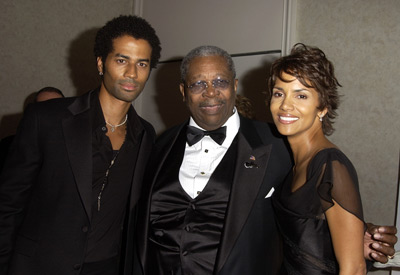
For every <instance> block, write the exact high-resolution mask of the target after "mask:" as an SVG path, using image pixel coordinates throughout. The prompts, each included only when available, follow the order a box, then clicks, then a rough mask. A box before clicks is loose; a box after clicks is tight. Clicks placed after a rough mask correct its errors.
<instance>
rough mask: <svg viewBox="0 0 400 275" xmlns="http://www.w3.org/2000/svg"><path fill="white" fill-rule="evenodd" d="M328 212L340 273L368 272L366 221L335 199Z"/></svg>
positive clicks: (326, 213)
mask: <svg viewBox="0 0 400 275" xmlns="http://www.w3.org/2000/svg"><path fill="white" fill-rule="evenodd" d="M333 202H334V205H333V206H332V207H331V208H329V209H328V210H327V211H326V212H325V215H326V219H327V221H328V226H329V231H330V233H331V237H332V242H333V248H334V251H335V256H336V259H337V261H338V263H339V268H340V273H339V274H340V275H347V274H348V275H356V274H366V265H365V260H364V222H363V221H362V220H360V219H359V218H357V217H356V216H355V215H353V214H352V213H350V212H348V211H346V210H345V209H343V208H342V207H341V206H340V205H339V204H338V203H337V202H336V201H335V200H333Z"/></svg>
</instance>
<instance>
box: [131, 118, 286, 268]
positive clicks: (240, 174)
mask: <svg viewBox="0 0 400 275" xmlns="http://www.w3.org/2000/svg"><path fill="white" fill-rule="evenodd" d="M186 125H187V122H186V123H184V124H181V125H179V126H176V127H174V128H172V129H170V130H168V131H166V132H165V133H164V134H163V135H162V136H161V137H160V138H159V139H158V140H157V142H156V146H155V150H154V151H153V155H152V160H151V161H150V164H149V166H148V173H146V174H147V176H146V178H145V184H146V186H145V187H144V191H145V193H144V195H143V199H144V201H143V203H141V206H143V207H144V209H142V210H141V211H140V214H139V216H140V218H139V222H138V230H139V234H138V236H139V237H140V239H139V240H138V244H139V251H138V256H139V257H138V260H139V262H140V265H141V266H142V267H145V266H146V265H152V264H157V263H156V262H155V259H148V258H147V255H146V254H147V237H148V229H149V224H148V221H149V209H150V201H151V190H152V188H153V185H154V183H155V181H156V179H157V177H158V176H159V172H160V170H161V167H162V166H163V163H164V161H165V160H166V157H167V155H168V154H170V153H172V154H173V153H174V152H171V148H172V146H173V144H174V143H175V141H176V138H177V136H178V134H179V132H180V131H182V130H183V131H184V130H185V126H186ZM238 135H239V136H238V145H237V146H238V156H237V160H236V168H235V174H234V180H233V183H232V189H231V195H230V200H229V203H228V208H227V212H226V217H225V224H224V229H223V233H222V237H221V243H220V247H219V251H218V255H217V260H216V263H215V268H214V274H218V275H235V274H237V275H243V274H249V275H250V274H251V275H258V274H259V275H266V274H277V270H278V268H279V266H280V264H281V245H280V238H279V232H278V230H277V227H276V224H275V219H274V213H273V209H272V203H271V198H270V197H269V195H270V194H271V192H273V191H272V190H274V189H273V188H274V187H275V188H276V186H277V185H279V184H280V183H282V182H283V181H284V178H285V176H286V175H287V174H288V171H289V170H290V168H291V167H292V161H291V157H290V154H289V151H288V147H287V145H286V143H285V141H284V139H282V138H281V137H280V136H279V134H278V133H277V131H276V129H275V128H274V127H273V126H271V125H269V124H266V123H262V122H257V121H253V120H248V119H245V118H242V117H241V119H240V128H239V133H238ZM253 158H254V159H255V160H254V161H253V163H251V162H252V160H251V159H253ZM246 166H247V167H253V168H246ZM256 166H257V167H258V168H257V167H256ZM144 270H145V269H144ZM141 272H143V270H141V271H139V270H138V271H137V274H140V273H141ZM144 273H145V274H146V271H144ZM151 275H153V274H151Z"/></svg>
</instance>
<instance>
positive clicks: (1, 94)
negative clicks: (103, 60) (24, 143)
mask: <svg viewBox="0 0 400 275" xmlns="http://www.w3.org/2000/svg"><path fill="white" fill-rule="evenodd" d="M133 3H134V0H118V1H115V0H114V1H113V0H102V1H97V0H85V1H79V0H68V1H61V0H41V1H26V0H14V1H2V5H1V9H0V18H1V21H0V37H1V40H0V41H1V42H0V58H1V65H0V68H1V73H0V87H1V91H0V138H2V137H4V136H7V135H9V134H11V133H13V132H14V131H15V129H16V125H17V123H18V121H19V118H20V116H21V112H22V110H23V105H24V101H25V99H26V98H27V96H28V95H29V94H31V93H33V92H35V91H37V90H39V89H40V88H42V87H44V86H55V87H57V88H59V89H61V90H62V91H63V92H64V93H65V95H66V96H73V95H76V94H80V93H83V92H85V91H87V90H88V89H90V88H93V87H95V86H96V85H98V77H97V71H96V67H95V59H94V57H93V50H92V49H93V40H94V35H95V32H96V30H97V29H98V28H99V27H101V26H103V25H104V24H105V22H106V21H108V20H110V19H111V18H113V17H115V16H118V15H120V14H131V13H132V10H133V6H134V4H133Z"/></svg>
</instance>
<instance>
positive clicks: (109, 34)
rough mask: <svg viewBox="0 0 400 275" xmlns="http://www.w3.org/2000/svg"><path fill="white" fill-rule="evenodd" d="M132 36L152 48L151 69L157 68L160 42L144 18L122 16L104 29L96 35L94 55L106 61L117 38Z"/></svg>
mask: <svg viewBox="0 0 400 275" xmlns="http://www.w3.org/2000/svg"><path fill="white" fill-rule="evenodd" d="M124 35H130V36H132V37H134V38H136V39H144V40H146V41H147V42H148V43H149V44H150V46H151V61H150V68H152V69H153V68H155V67H156V66H157V63H158V61H159V59H160V56H161V45H160V40H159V38H158V36H157V34H156V31H155V30H154V29H153V27H152V26H151V25H150V24H149V23H148V22H147V21H146V20H144V19H143V18H141V17H138V16H132V15H120V16H119V17H115V18H114V19H112V20H111V21H108V22H107V24H106V25H105V26H104V27H102V28H101V29H100V30H99V31H98V32H97V34H96V40H95V44H94V55H95V57H96V58H97V57H100V58H101V59H102V60H106V58H107V56H108V54H109V53H110V52H112V51H113V40H114V39H115V38H118V37H121V36H124Z"/></svg>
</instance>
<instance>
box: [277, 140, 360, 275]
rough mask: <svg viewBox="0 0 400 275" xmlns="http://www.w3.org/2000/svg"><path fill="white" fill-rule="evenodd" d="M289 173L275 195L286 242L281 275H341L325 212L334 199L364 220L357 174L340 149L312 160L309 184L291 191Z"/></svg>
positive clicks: (319, 153) (309, 167)
mask: <svg viewBox="0 0 400 275" xmlns="http://www.w3.org/2000/svg"><path fill="white" fill-rule="evenodd" d="M292 180H293V174H292V173H290V174H289V176H288V177H287V179H286V180H285V183H284V184H282V185H281V186H280V187H279V188H278V189H277V190H276V192H275V194H274V196H273V205H274V210H275V214H276V219H277V220H278V224H279V227H280V231H281V233H282V236H283V242H284V249H283V252H284V264H283V267H282V271H281V273H282V274H310V275H317V274H318V275H319V274H338V272H339V269H338V264H337V261H336V258H335V254H334V250H333V245H332V240H331V236H330V232H329V227H328V223H327V220H326V219H325V214H324V212H325V211H326V210H327V209H329V208H330V207H331V206H333V200H335V201H336V202H338V203H339V204H340V205H341V206H342V207H343V208H344V209H346V210H347V211H349V212H350V213H353V214H354V215H355V216H357V217H358V218H359V219H361V220H362V217H363V215H362V205H361V198H360V194H359V190H358V180H357V174H356V171H355V169H354V167H353V165H352V164H351V162H350V161H349V160H348V158H347V157H346V156H345V155H344V154H343V153H342V152H341V151H339V150H338V149H335V148H329V149H324V150H322V151H320V152H318V153H317V154H316V156H315V157H314V158H313V159H312V160H311V161H310V163H309V166H308V169H307V179H306V183H305V184H304V185H303V186H301V187H300V188H299V189H297V190H296V191H294V192H292V191H291V183H292Z"/></svg>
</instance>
